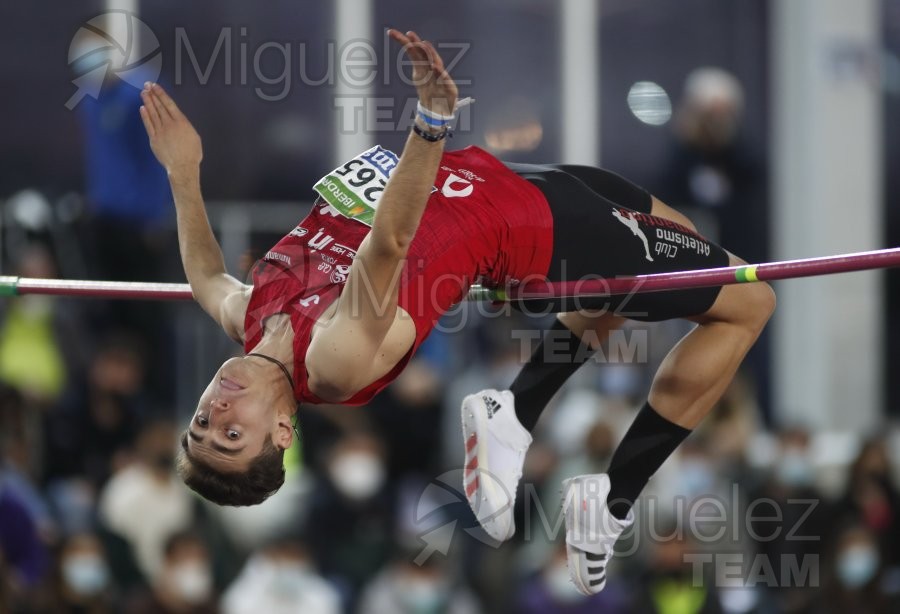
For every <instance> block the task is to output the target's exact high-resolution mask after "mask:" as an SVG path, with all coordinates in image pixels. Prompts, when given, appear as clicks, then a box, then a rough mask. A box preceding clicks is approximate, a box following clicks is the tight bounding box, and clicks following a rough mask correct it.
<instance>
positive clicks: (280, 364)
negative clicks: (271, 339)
mask: <svg viewBox="0 0 900 614" xmlns="http://www.w3.org/2000/svg"><path fill="white" fill-rule="evenodd" d="M247 356H259V357H260V358H262V359H263V360H268V361H269V362H271V363H274V364H276V365H278V368H279V369H281V372H282V373H284V376H285V377H286V378H287V380H288V383H289V384H290V385H291V393H292V394H293V392H294V378H293V377H291V372H290V371H288V368H287V367H285V366H284V363H283V362H281V361H280V360H278V359H277V358H272V357H271V356H266V355H265V354H260V353H258V352H251V353H250V354H247ZM297 421H298V418H297V414H294V422H293V423H292V424H291V427H293V429H294V433H296V434H297V441H300V429H298V428H297Z"/></svg>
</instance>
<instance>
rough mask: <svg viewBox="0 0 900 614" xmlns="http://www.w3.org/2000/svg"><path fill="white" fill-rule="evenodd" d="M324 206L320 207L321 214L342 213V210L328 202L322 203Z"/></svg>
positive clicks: (333, 215) (336, 214) (337, 214)
mask: <svg viewBox="0 0 900 614" xmlns="http://www.w3.org/2000/svg"><path fill="white" fill-rule="evenodd" d="M320 204H321V205H322V206H320V207H319V215H325V214H326V213H327V214H328V215H330V216H331V217H337V216H339V215H340V214H341V212H340V211H338V210H337V209H335V208H334V207H332V206H331V205H329V204H328V203H320Z"/></svg>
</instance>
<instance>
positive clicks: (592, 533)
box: [563, 473, 634, 596]
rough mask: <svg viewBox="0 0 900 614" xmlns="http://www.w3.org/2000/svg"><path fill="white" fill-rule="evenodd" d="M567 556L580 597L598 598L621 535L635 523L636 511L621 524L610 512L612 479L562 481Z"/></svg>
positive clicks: (598, 476)
mask: <svg viewBox="0 0 900 614" xmlns="http://www.w3.org/2000/svg"><path fill="white" fill-rule="evenodd" d="M563 487H564V496H565V499H564V503H563V511H564V512H565V515H566V554H567V555H568V559H569V576H570V577H571V578H572V582H573V583H574V584H575V588H577V589H578V590H579V591H580V592H581V593H583V594H585V595H588V596H590V595H596V594H597V593H599V592H600V591H602V590H603V587H605V586H606V564H607V563H609V560H610V559H611V558H612V556H613V548H614V547H615V545H616V541H618V539H619V537H620V536H621V535H622V532H623V531H625V529H627V528H628V527H630V526H631V525H632V524H633V523H634V511H633V510H628V517H627V518H625V520H619V519H618V518H616V517H615V516H613V515H612V514H611V513H610V512H609V508H608V507H607V506H606V498H607V495H609V488H610V484H609V476H608V475H606V474H605V473H599V474H596V475H580V476H578V477H574V478H569V479H568V480H564V481H563Z"/></svg>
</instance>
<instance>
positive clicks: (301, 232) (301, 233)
mask: <svg viewBox="0 0 900 614" xmlns="http://www.w3.org/2000/svg"><path fill="white" fill-rule="evenodd" d="M307 234H309V230H307V229H306V228H304V227H303V226H297V227H296V228H294V229H293V230H292V231H291V232H289V233H288V235H289V236H291V237H305V236H306V235H307Z"/></svg>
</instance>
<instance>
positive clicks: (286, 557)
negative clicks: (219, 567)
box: [222, 540, 341, 614]
mask: <svg viewBox="0 0 900 614" xmlns="http://www.w3.org/2000/svg"><path fill="white" fill-rule="evenodd" d="M262 612H265V613H266V614H305V613H306V612H316V614H337V613H338V612H341V602H340V595H339V594H338V592H337V591H336V590H335V589H334V587H332V586H331V585H330V584H329V583H328V582H327V581H325V580H324V579H323V578H322V577H321V576H319V575H318V574H317V573H316V571H315V569H314V564H313V561H312V559H310V557H309V554H308V552H307V551H306V549H305V548H304V547H303V546H302V544H300V543H299V542H296V541H289V540H284V541H279V542H273V543H272V544H270V545H269V546H267V547H265V548H262V549H261V550H260V551H259V552H257V553H256V554H254V555H253V556H252V557H251V558H250V560H249V561H247V564H246V565H245V566H244V569H243V570H242V571H241V573H240V575H239V576H238V577H237V578H236V579H235V580H234V582H233V583H232V584H231V585H230V586H229V587H228V589H227V590H226V591H225V594H224V595H223V597H222V613H223V614H260V613H262Z"/></svg>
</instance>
